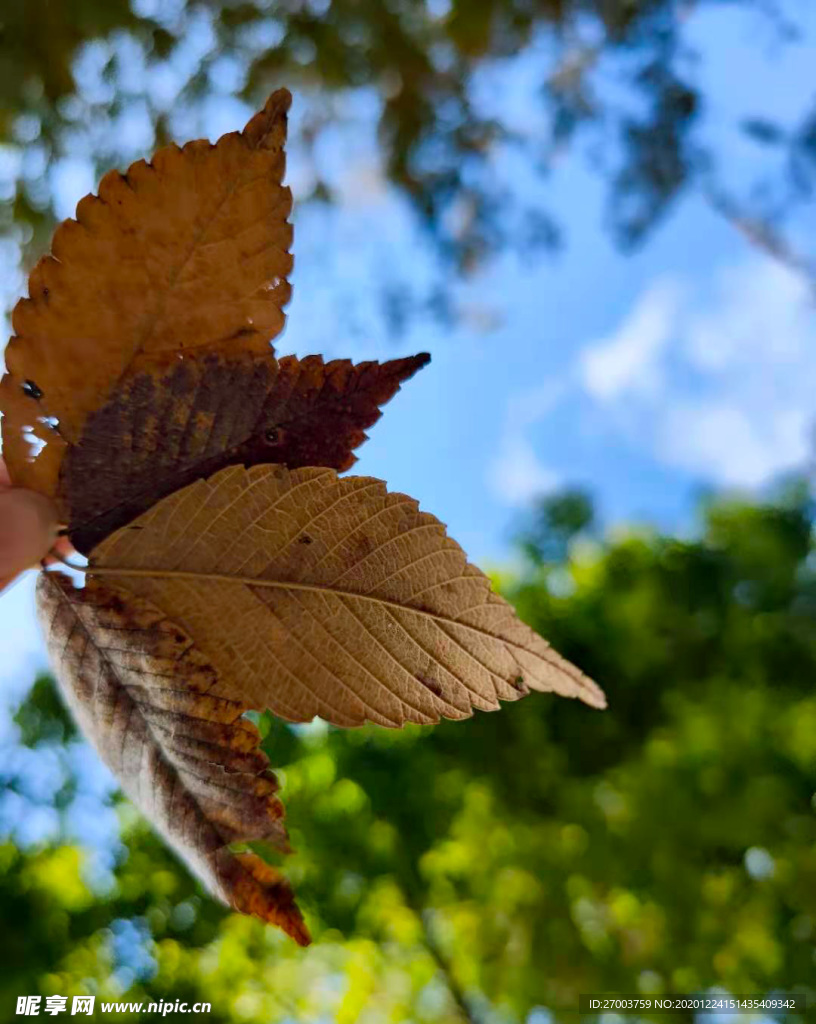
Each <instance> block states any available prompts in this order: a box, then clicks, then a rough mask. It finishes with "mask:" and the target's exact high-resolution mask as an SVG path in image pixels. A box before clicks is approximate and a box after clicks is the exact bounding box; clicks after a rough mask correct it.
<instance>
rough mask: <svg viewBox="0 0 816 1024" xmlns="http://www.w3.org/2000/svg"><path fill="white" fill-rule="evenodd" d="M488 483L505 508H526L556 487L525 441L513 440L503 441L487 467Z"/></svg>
mask: <svg viewBox="0 0 816 1024" xmlns="http://www.w3.org/2000/svg"><path fill="white" fill-rule="evenodd" d="M489 482H490V484H491V486H492V488H493V491H494V492H495V493H496V495H497V496H498V497H499V498H501V500H502V501H504V502H506V503H507V504H508V505H526V504H527V503H528V502H529V501H530V500H531V499H532V498H534V497H535V496H536V495H537V494H543V493H545V492H547V491H551V490H553V488H555V487H557V486H558V484H559V478H558V476H557V474H555V473H554V472H552V470H550V469H548V468H547V467H546V466H545V465H544V464H543V463H542V462H541V461H540V460H539V458H538V456H537V455H536V453H535V450H534V449H533V446H532V444H531V443H530V441H529V440H528V439H527V438H526V437H524V436H513V437H508V438H507V439H506V440H505V443H504V446H503V447H502V450H501V452H500V453H499V455H498V457H497V458H496V460H495V461H494V463H493V464H492V466H491V467H490V473H489Z"/></svg>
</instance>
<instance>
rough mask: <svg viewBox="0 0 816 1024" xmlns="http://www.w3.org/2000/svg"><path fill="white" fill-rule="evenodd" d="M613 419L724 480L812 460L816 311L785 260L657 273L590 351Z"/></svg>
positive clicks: (661, 451) (643, 443) (594, 378)
mask: <svg viewBox="0 0 816 1024" xmlns="http://www.w3.org/2000/svg"><path fill="white" fill-rule="evenodd" d="M578 373H579V379H580V381H581V384H582V387H583V390H584V391H585V392H586V393H587V394H588V395H589V396H590V397H591V398H593V399H594V400H595V401H596V402H597V404H598V411H599V412H600V414H601V415H602V416H611V419H610V429H618V430H624V431H626V432H627V433H628V435H629V440H630V443H633V444H635V445H637V446H640V447H648V448H649V450H650V451H651V452H652V454H653V455H654V456H655V457H656V458H657V459H658V460H659V461H661V462H663V463H665V464H667V465H669V466H675V467H677V468H680V469H683V470H686V471H688V472H690V473H692V474H695V475H698V476H701V477H703V478H705V479H707V480H709V481H711V482H713V483H715V484H724V485H736V486H747V487H755V486H758V485H760V484H762V483H764V482H766V481H767V480H769V479H771V478H772V477H773V476H774V475H776V474H777V473H779V472H780V471H783V470H788V469H792V468H795V467H804V465H805V463H806V461H807V459H808V453H809V449H810V427H811V423H812V422H813V420H814V419H816V315H815V314H814V310H813V306H812V301H811V299H810V293H809V290H808V287H807V284H806V283H805V282H804V281H802V280H801V279H800V278H799V277H797V276H796V275H795V274H793V273H791V272H789V271H788V270H786V269H785V268H784V267H781V266H779V265H777V264H774V263H771V262H768V261H760V260H752V261H750V262H747V263H742V264H739V265H736V266H730V267H725V268H723V269H722V270H721V271H720V272H719V273H718V274H716V275H715V277H714V279H713V284H712V285H709V284H708V282H703V283H702V284H700V285H699V286H697V287H696V288H692V287H691V286H690V284H687V285H686V286H685V287H683V288H682V289H680V288H679V287H678V286H677V285H674V284H671V283H667V282H657V283H656V284H655V285H654V286H653V287H651V288H650V289H649V290H648V291H647V292H646V293H645V295H644V296H643V297H642V299H640V301H639V302H637V303H636V305H635V307H634V309H633V311H632V313H631V314H630V315H629V316H628V317H627V318H626V320H625V321H624V322H623V324H622V325H621V327H620V328H619V330H618V331H616V332H615V333H614V334H612V335H611V336H610V337H607V338H604V339H602V340H601V341H597V342H594V343H591V344H590V345H588V346H587V347H586V348H585V349H584V351H583V353H582V354H581V356H580V357H579V361H578Z"/></svg>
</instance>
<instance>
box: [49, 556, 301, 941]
mask: <svg viewBox="0 0 816 1024" xmlns="http://www.w3.org/2000/svg"><path fill="white" fill-rule="evenodd" d="M37 606H38V611H39V616H40V620H41V622H42V625H43V628H44V631H45V635H46V638H47V642H48V649H49V653H50V656H51V662H52V664H53V666H54V670H55V672H56V675H57V678H58V680H59V683H60V686H61V688H62V692H63V693H64V695H65V698H66V701H67V703H68V704H69V706H70V707H71V709H72V711H73V713H74V715H75V716H76V718H77V721H78V722H79V724H80V726H81V727H82V730H83V732H84V733H85V735H86V736H87V737H88V739H90V740H91V742H92V743H93V744H94V746H95V747H96V749H97V751H98V752H99V755H100V757H101V758H102V760H103V761H104V762H105V764H106V765H107V766H108V767H109V768H110V769H111V771H112V772H113V773H114V775H116V777H117V778H118V779H119V781H120V783H121V785H122V788H123V789H124V790H125V792H126V793H127V795H128V796H129V797H130V798H131V800H133V802H134V803H135V804H136V805H137V807H139V808H140V810H141V811H142V812H143V813H144V815H145V816H146V817H147V818H148V819H149V820H150V821H151V822H152V824H153V825H154V826H155V827H156V828H157V829H158V830H159V832H161V833H162V835H163V836H164V837H165V838H166V840H167V841H168V843H169V844H170V845H171V846H172V847H173V848H174V849H175V850H176V851H177V852H178V853H179V854H180V855H181V856H182V857H183V859H184V860H185V862H186V863H187V864H188V865H189V867H190V868H191V869H192V870H193V871H194V872H195V874H196V875H198V876H199V877H200V878H201V879H202V881H203V882H204V883H205V885H206V886H207V887H208V888H209V889H210V890H211V891H212V892H214V893H215V894H216V895H217V896H218V897H219V898H221V899H222V900H223V901H224V902H225V903H227V904H228V905H229V906H232V907H233V908H234V909H236V910H239V911H241V912H243V913H247V914H254V915H255V916H257V917H260V918H261V919H262V920H264V921H267V922H270V923H274V924H277V925H279V926H280V927H281V928H283V929H284V931H286V932H287V933H288V934H289V935H291V936H292V938H294V939H295V940H296V941H297V942H299V943H300V944H301V945H306V944H308V942H309V941H310V940H309V933H308V931H307V929H306V926H305V924H304V922H303V918H302V917H301V914H300V911H299V910H298V908H297V906H296V904H295V901H294V896H293V894H292V891H291V889H290V888H289V885H288V883H287V882H286V881H285V879H284V878H283V877H282V876H281V875H280V874H279V873H278V872H277V871H275V870H274V868H272V867H270V866H269V865H267V864H265V863H264V862H263V861H262V860H261V859H260V858H259V857H258V856H257V855H255V854H252V853H242V854H234V853H232V852H231V851H230V850H229V848H228V844H229V843H233V842H246V841H250V840H256V839H264V840H268V841H271V842H272V843H274V844H275V845H277V846H278V847H279V848H280V849H283V850H286V849H287V848H288V844H287V841H286V831H285V829H284V827H283V823H282V817H283V806H282V804H281V802H280V800H279V799H278V798H277V796H276V795H275V794H276V791H277V788H278V787H277V782H276V780H275V777H274V775H272V774H271V773H270V772H268V771H267V766H268V759H267V757H266V755H265V754H263V753H262V752H261V750H260V749H259V742H260V736H259V733H258V730H257V729H256V728H255V726H254V725H252V723H251V722H248V721H246V720H245V719H244V718H242V717H241V715H242V712H243V711H244V710H246V705H245V704H242V703H241V702H239V701H235V700H231V699H228V698H225V697H223V696H215V691H216V690H217V689H218V688H219V686H218V683H219V680H218V673H217V671H216V669H215V668H214V667H213V666H212V665H211V664H210V662H209V661H208V660H207V658H206V657H205V656H204V655H203V654H202V653H201V651H200V650H199V649H198V648H197V647H196V645H195V644H194V643H193V641H192V640H191V639H190V637H189V636H188V635H187V634H186V633H185V631H184V630H183V629H182V628H180V627H179V626H178V625H176V624H175V623H173V622H171V621H169V620H168V619H167V617H166V616H165V615H164V614H163V613H162V612H160V611H159V610H158V609H157V608H156V607H155V606H153V605H151V604H150V603H149V602H147V601H145V600H144V599H143V598H139V597H137V596H135V595H133V594H132V593H130V592H129V591H128V590H126V589H125V588H121V587H113V586H108V585H106V584H104V583H101V582H99V581H98V580H93V579H91V580H88V581H87V585H86V586H85V588H84V589H83V590H77V589H75V588H74V586H73V584H72V582H71V581H70V580H69V579H68V578H67V577H66V576H63V575H62V574H61V573H41V574H40V579H39V582H38V585H37Z"/></svg>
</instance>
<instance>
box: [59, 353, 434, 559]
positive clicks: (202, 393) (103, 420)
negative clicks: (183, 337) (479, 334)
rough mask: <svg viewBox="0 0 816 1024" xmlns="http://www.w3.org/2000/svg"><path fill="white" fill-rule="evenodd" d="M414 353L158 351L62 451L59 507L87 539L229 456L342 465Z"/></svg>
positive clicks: (412, 364)
mask: <svg viewBox="0 0 816 1024" xmlns="http://www.w3.org/2000/svg"><path fill="white" fill-rule="evenodd" d="M429 358H430V357H429V356H427V355H425V354H422V355H418V356H412V357H410V358H407V359H393V360H391V361H389V362H387V363H383V364H380V363H375V362H370V363H360V364H359V365H357V366H355V365H353V364H352V363H351V362H350V361H349V360H347V359H342V360H340V359H338V360H335V361H334V362H330V363H328V364H326V363H324V362H323V359H322V358H321V357H320V356H308V357H307V358H305V359H296V358H295V357H294V356H287V357H286V358H283V359H281V360H276V359H275V358H274V356H272V355H267V354H263V355H262V354H258V353H251V352H237V353H228V354H223V353H206V354H204V355H203V356H199V357H197V358H192V359H183V360H179V359H176V358H175V357H174V356H170V357H169V358H167V359H165V360H164V361H163V362H157V363H155V364H153V365H151V366H150V367H149V368H147V369H145V370H140V371H139V372H137V373H135V374H132V375H131V376H129V377H128V379H127V380H126V381H125V382H123V384H122V386H121V388H119V389H118V390H117V391H116V392H115V393H114V394H113V395H111V397H110V399H109V401H108V402H107V403H106V404H105V405H103V406H102V408H101V409H99V410H98V411H96V412H94V413H92V414H91V415H90V416H89V418H88V421H87V424H86V426H85V429H84V430H83V432H82V436H81V437H80V440H79V443H78V444H77V445H75V446H72V447H70V448H69V450H68V452H67V453H66V455H65V458H64V460H63V464H62V470H61V479H60V493H59V498H60V502H59V503H60V508H61V511H62V513H63V517H64V519H65V520H66V521H67V522H68V524H69V534H70V537H71V540H72V541H73V543H74V545H75V546H76V547H77V548H78V549H79V550H80V551H83V552H87V551H89V550H90V549H91V548H93V547H94V546H95V545H97V544H98V543H99V542H100V541H102V540H103V539H104V538H105V537H107V536H108V534H110V533H112V532H113V531H114V530H116V529H118V528H119V527H120V526H123V525H124V524H125V523H128V522H130V521H131V520H132V519H134V518H135V517H136V516H137V515H139V514H140V513H142V512H144V511H145V510H146V509H148V508H150V506H151V505H153V504H154V503H155V502H156V501H158V500H159V499H160V498H163V497H165V495H167V494H171V493H172V492H173V491H175V490H178V489H179V488H180V487H184V486H186V485H187V484H189V483H191V482H192V481H194V480H195V479H197V478H198V477H209V476H211V475H212V474H213V473H214V472H216V471H217V470H219V469H222V468H224V467H225V466H229V465H238V464H240V465H245V466H254V465H257V464H258V463H261V462H277V463H282V464H283V465H286V466H289V467H290V468H298V467H300V466H328V467H330V468H333V469H336V470H338V471H342V470H345V469H348V468H349V467H350V466H351V465H353V463H354V462H355V461H356V460H355V456H354V455H353V454H352V450H353V449H354V448H356V447H357V446H358V445H359V444H361V443H362V442H363V441H364V440H365V438H366V435H365V433H364V431H365V430H366V429H367V428H368V427H370V426H371V425H372V424H373V423H375V422H376V420H377V419H378V418H379V416H380V412H379V406H380V405H382V404H384V403H385V402H387V401H388V400H389V399H390V398H391V397H392V396H393V395H394V393H395V392H396V391H398V390H399V386H400V383H401V382H402V381H404V380H406V379H407V378H408V377H410V376H412V375H413V374H414V373H416V371H417V370H418V369H419V368H420V367H422V366H424V365H425V363H426V362H427V361H428V359H429Z"/></svg>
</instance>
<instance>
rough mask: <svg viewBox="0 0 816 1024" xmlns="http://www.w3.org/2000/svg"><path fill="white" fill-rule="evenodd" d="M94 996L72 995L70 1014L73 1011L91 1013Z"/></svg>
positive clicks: (73, 1012) (72, 1013)
mask: <svg viewBox="0 0 816 1024" xmlns="http://www.w3.org/2000/svg"><path fill="white" fill-rule="evenodd" d="M95 998H96V997H95V996H74V1002H73V1005H72V1006H71V1016H72V1017H73V1015H74V1014H75V1013H87V1014H88V1015H90V1014H92V1013H93V1006H94V999H95Z"/></svg>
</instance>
